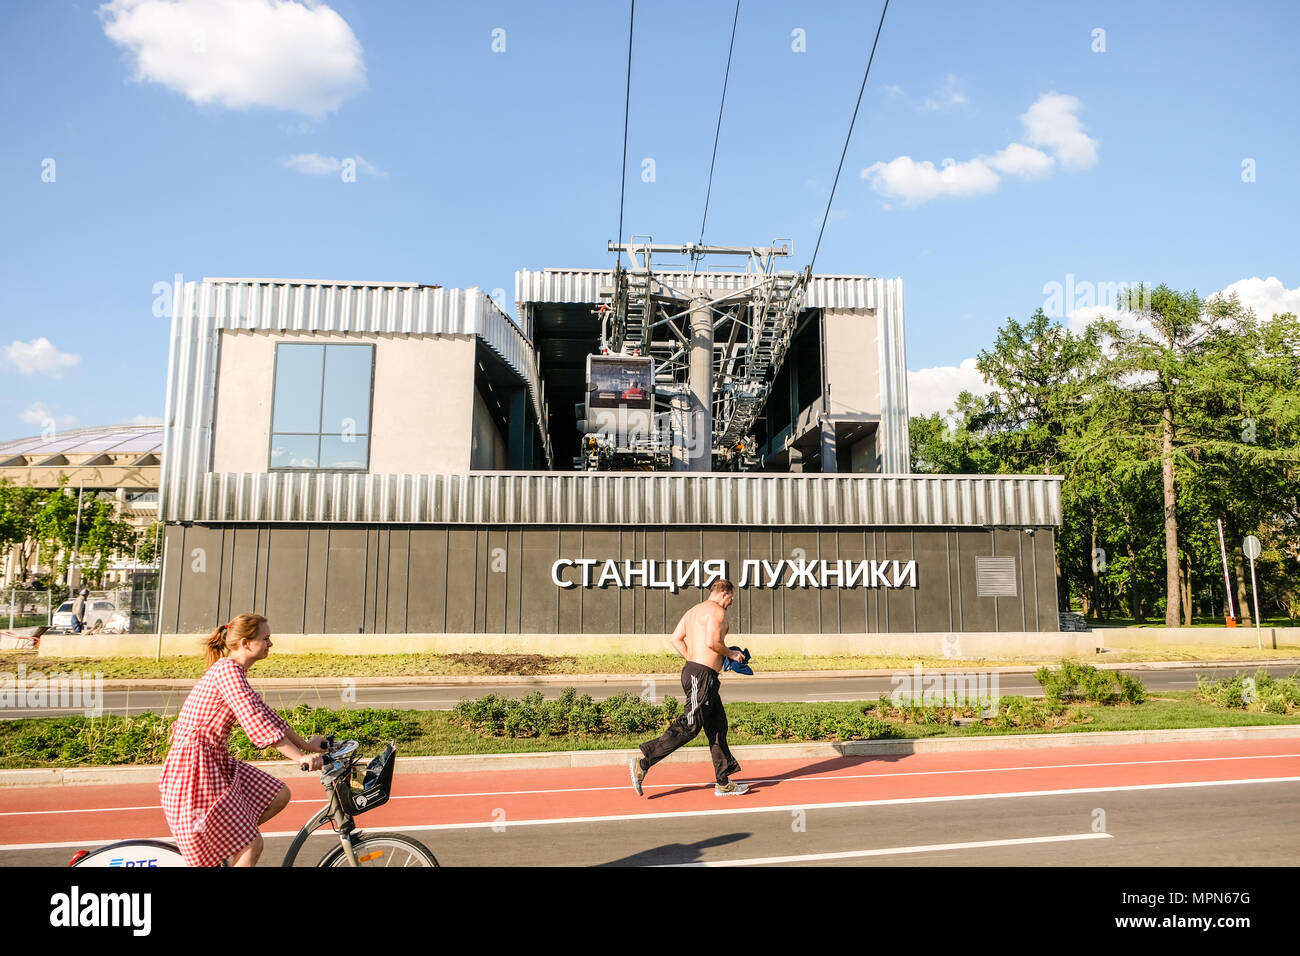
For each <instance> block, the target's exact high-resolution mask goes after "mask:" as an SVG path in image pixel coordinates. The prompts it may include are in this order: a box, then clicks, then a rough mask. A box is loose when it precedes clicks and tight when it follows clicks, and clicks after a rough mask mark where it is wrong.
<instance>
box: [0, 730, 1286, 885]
mask: <svg viewBox="0 0 1300 956" xmlns="http://www.w3.org/2000/svg"><path fill="white" fill-rule="evenodd" d="M746 763H747V764H748V765H747V766H746V767H745V768H744V770H743V771H742V772H741V773H740V774H738V775H737V779H740V780H744V781H747V782H749V783H750V784H751V786H752V787H753V790H751V792H750V793H749V794H746V795H745V796H743V797H717V796H714V794H713V793H712V789H713V788H712V784H711V782H710V781H709V780H708V778H709V777H710V776H711V772H710V769H709V766H708V764H701V763H695V764H691V763H678V762H674V761H672V760H670V761H668V762H666V763H664V764H661V765H659V766H657V767H655V768H654V769H653V770H652V771H651V773H650V774H649V776H648V777H647V780H646V795H645V796H644V797H637V796H636V795H635V794H634V793H632V791H631V788H630V787H629V786H628V782H627V771H626V769H625V768H624V767H622V766H613V767H609V766H607V767H598V768H551V769H543V770H513V771H497V772H453V773H439V774H408V775H406V776H405V777H402V776H400V775H399V777H398V778H397V780H396V783H395V787H394V797H393V799H392V800H390V801H389V802H388V803H387V804H386V805H384V806H383V807H381V808H379V809H378V810H375V811H373V812H372V813H369V814H366V815H364V816H363V817H362V818H361V819H360V820H359V823H360V824H361V826H362V828H363V829H369V830H372V831H376V830H386V831H399V832H405V833H408V834H410V835H412V836H414V837H415V838H416V839H418V840H420V841H422V842H423V843H425V844H426V845H428V846H429V847H430V848H431V849H433V851H434V852H435V853H436V855H437V856H438V859H439V861H440V862H441V863H442V864H443V865H444V866H478V865H492V866H502V865H507V866H536V865H574V866H666V865H667V866H673V865H676V866H681V865H698V864H704V865H729V866H758V865H762V866H782V865H800V866H807V865H817V866H917V865H922V866H935V865H949V864H953V865H966V866H1002V865H1022V866H1023V865H1031V866H1118V865H1126V866H1131V865H1135V864H1137V865H1142V866H1189V865H1196V866H1206V867H1208V866H1228V865H1235V866H1241V865H1243V864H1246V863H1249V864H1250V865H1263V866H1268V865H1284V866H1293V865H1295V861H1296V859H1297V853H1298V852H1300V786H1298V784H1300V746H1298V742H1297V741H1296V740H1293V739H1274V740H1242V741H1218V742H1183V743H1165V744H1147V745H1129V746H1113V745H1102V744H1098V745H1095V746H1087V747H1061V748H1050V749H1042V750H1019V751H1012V750H1008V751H981V752H967V753H956V752H950V753H940V754H910V755H905V756H892V757H873V758H834V759H826V760H802V761H800V760H789V759H785V760H761V761H760V760H747V761H746ZM289 783H290V787H291V790H292V792H293V798H294V799H293V802H292V803H291V804H290V806H289V809H288V810H286V811H285V812H284V813H283V814H282V815H281V816H280V817H277V818H276V819H275V820H274V821H273V822H272V823H271V824H269V825H268V827H267V828H266V829H267V830H269V831H272V832H269V833H268V834H267V849H266V853H265V856H264V857H263V863H264V865H277V864H278V863H279V861H280V859H281V857H282V855H283V853H284V850H285V848H286V846H287V845H288V843H289V839H290V834H291V833H292V831H293V830H294V828H296V827H297V826H299V825H300V824H301V823H302V821H303V820H305V819H307V817H309V816H310V814H311V813H312V812H314V810H315V809H316V808H317V807H318V806H319V804H320V802H321V793H320V787H319V785H318V784H317V782H316V780H315V779H314V778H313V777H312V776H311V775H306V774H304V775H303V776H302V777H295V778H294V779H292V780H290V781H289ZM127 836H137V837H163V838H165V837H166V836H167V829H166V823H165V821H164V820H163V818H162V813H161V810H160V808H159V807H158V794H157V788H156V786H154V785H152V784H123V785H118V786H111V787H46V788H32V789H25V790H4V791H0V866H22V865H29V866H31V865H35V866H61V865H64V864H66V862H67V860H68V859H69V857H70V856H71V855H72V853H73V852H75V851H76V850H77V849H79V848H88V847H93V846H96V845H102V844H104V843H106V842H109V841H110V840H112V839H120V838H124V837H127ZM335 839H336V838H335V837H333V836H332V835H330V834H328V833H324V834H317V835H316V836H313V837H312V838H311V839H310V840H309V841H308V844H307V847H306V848H305V850H304V852H303V854H302V856H301V857H300V858H299V862H300V863H301V864H302V865H313V864H314V863H315V861H316V860H317V859H319V858H320V856H322V855H323V854H324V853H325V852H326V851H327V850H328V849H330V848H331V847H332V846H333V845H334V840H335ZM1206 889H1231V887H1230V886H1225V887H1206Z"/></svg>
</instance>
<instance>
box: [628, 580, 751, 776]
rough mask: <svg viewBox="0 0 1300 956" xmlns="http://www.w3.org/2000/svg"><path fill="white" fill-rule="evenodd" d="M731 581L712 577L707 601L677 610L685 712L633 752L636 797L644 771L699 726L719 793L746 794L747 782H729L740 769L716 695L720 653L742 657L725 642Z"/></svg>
mask: <svg viewBox="0 0 1300 956" xmlns="http://www.w3.org/2000/svg"><path fill="white" fill-rule="evenodd" d="M735 590H736V589H735V585H733V584H732V583H731V582H730V581H726V580H723V581H717V582H715V583H714V585H713V587H712V588H711V589H710V590H709V597H708V599H707V600H704V601H701V602H700V603H699V604H697V605H695V606H694V607H693V608H691V609H690V610H689V611H687V612H686V613H685V614H683V615H682V619H681V620H680V621H678V622H677V629H676V630H675V631H673V636H672V645H673V648H674V649H675V650H676V651H677V653H678V654H680V655H682V657H684V658H686V666H685V667H683V668H682V690H683V691H685V692H686V712H685V713H683V714H682V715H681V716H680V717H678V718H677V719H676V720H674V721H673V722H672V724H671V725H669V727H668V729H667V730H665V731H664V732H663V734H662V735H661V736H659V737H656V738H655V739H654V740H648V741H646V742H645V743H643V744H641V753H642V755H643V756H642V757H641V758H640V759H637V758H636V757H633V758H632V759H631V760H630V761H629V764H628V767H629V770H630V771H631V774H632V787H633V789H635V790H636V792H637V796H641V795H642V789H641V783H642V781H643V780H645V775H646V771H647V770H649V769H650V768H651V767H653V766H654V765H655V764H657V763H658V762H659V761H661V760H663V759H664V758H665V757H667V756H668V755H669V754H670V753H672V752H673V751H674V750H676V749H677V748H678V747H681V746H682V745H683V744H687V743H689V742H690V741H692V740H694V739H695V738H696V736H698V735H699V732H700V730H701V729H703V730H704V734H705V736H706V737H707V738H708V740H709V751H710V752H711V753H712V755H713V772H714V776H715V778H716V785H715V786H714V788H713V792H714V793H715V794H717V795H718V796H731V795H733V794H741V793H745V792H746V791H748V790H749V786H748V785H747V784H743V783H733V782H732V781H731V779H730V778H731V775H732V774H734V773H739V772H740V764H738V763H736V758H735V757H733V756H732V755H731V751H730V750H728V749H727V714H726V711H724V710H723V709H722V698H721V697H719V696H718V674H719V673H720V672H721V670H722V663H723V658H725V657H729V658H731V659H732V660H733V661H736V662H737V663H741V662H743V661H744V659H745V655H744V653H743V652H741V651H733V650H730V649H729V648H728V647H727V643H726V640H725V638H726V636H727V632H728V631H729V630H730V626H729V625H728V624H727V608H729V607H731V602H732V601H734V600H735Z"/></svg>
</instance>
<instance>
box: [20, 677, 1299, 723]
mask: <svg viewBox="0 0 1300 956" xmlns="http://www.w3.org/2000/svg"><path fill="white" fill-rule="evenodd" d="M1266 669H1267V670H1268V672H1269V673H1271V674H1273V675H1275V676H1278V677H1282V676H1286V675H1288V674H1292V673H1294V672H1295V671H1296V669H1297V668H1296V666H1295V665H1294V664H1286V665H1279V664H1273V665H1270V666H1268V667H1267V668H1266ZM1255 670H1256V668H1255V667H1254V666H1250V667H1207V668H1205V669H1199V668H1197V669H1191V668H1159V667H1153V668H1144V669H1140V670H1133V671H1131V672H1130V673H1133V674H1135V675H1137V676H1138V677H1140V678H1141V679H1142V681H1143V682H1144V683H1145V684H1146V687H1147V689H1148V690H1150V691H1156V692H1158V691H1164V690H1191V689H1192V688H1194V687H1195V686H1196V677H1197V675H1198V674H1204V675H1206V676H1209V677H1230V676H1232V675H1233V674H1237V673H1242V672H1243V671H1244V672H1246V673H1251V674H1253V673H1254V672H1255ZM965 673H968V674H972V673H978V671H977V670H976V669H975V668H973V667H972V668H969V669H966V670H965ZM997 677H998V685H997V692H998V693H999V694H1000V695H1002V696H1004V697H1005V696H1012V695H1024V696H1028V697H1041V696H1042V693H1043V691H1042V687H1041V686H1040V685H1039V683H1038V681H1036V680H1034V676H1033V674H998V675H997ZM990 680H991V675H990ZM722 681H723V683H722V699H723V700H724V701H756V702H764V701H808V702H821V701H836V700H839V701H843V700H875V699H876V698H878V697H879V696H880V695H881V694H886V695H887V694H889V693H891V692H892V691H893V690H894V689H895V687H897V686H898V685H897V684H896V683H894V682H893V681H892V680H891V678H889V677H807V678H797V677H796V678H789V679H784V678H783V679H772V680H767V679H762V680H753V679H750V678H748V677H745V676H742V675H732V674H726V675H724V676H723V679H722ZM253 686H254V687H255V688H257V690H258V692H259V693H261V694H262V696H263V698H264V699H265V700H266V701H267V702H268V703H270V704H271V706H273V707H277V708H289V707H293V706H296V705H298V704H310V705H311V706H313V707H330V708H349V709H351V708H359V707H382V708H394V709H399V710H407V709H410V710H450V709H451V708H452V707H454V706H455V705H456V703H457V701H460V700H463V699H465V698H470V697H482V696H484V695H486V694H500V695H502V696H505V697H520V696H522V695H524V694H531V693H534V692H537V691H540V692H541V693H542V695H543V696H544V697H546V698H548V699H549V698H554V697H557V696H559V693H560V691H561V690H563V689H564V688H565V687H566V686H573V687H576V688H577V689H578V690H579V691H580V692H582V693H587V694H591V696H592V697H594V698H595V699H596V700H603V699H605V698H606V697H610V696H613V695H615V694H625V693H631V694H638V695H639V694H641V693H643V691H644V690H645V689H646V686H645V685H644V683H643V681H642V679H641V678H636V677H632V678H628V679H626V680H619V681H613V682H605V681H586V682H584V681H581V680H575V681H566V682H564V683H553V682H546V683H543V682H537V683H532V682H528V683H523V682H510V683H502V684H438V683H419V684H378V685H376V684H360V683H356V684H354V683H351V682H348V681H347V680H345V679H343V678H321V680H320V682H319V683H316V684H314V685H311V686H302V685H297V686H285V685H282V684H273V683H265V682H260V681H258V680H256V679H254V680H253ZM991 689H992V685H991V684H990V690H991ZM188 693H189V686H184V687H177V688H174V689H161V690H159V689H133V690H105V691H104V694H103V697H104V700H103V707H104V712H105V713H111V714H120V715H127V714H139V713H143V712H145V711H151V712H153V713H155V714H159V713H161V714H174V713H176V712H177V711H179V710H180V707H181V705H182V704H184V703H185V697H186V695H188ZM652 693H653V694H654V696H655V697H656V698H658V697H662V696H664V695H673V696H675V697H677V698H678V699H679V700H680V699H681V695H682V690H681V687H680V685H679V684H678V683H677V682H676V681H675V680H671V679H670V680H663V679H660V680H657V681H655V686H654V688H653V690H652ZM84 711H85V708H84V706H75V707H74V706H69V707H53V708H52V707H43V708H20V707H7V708H5V707H0V718H17V717H52V716H57V715H60V714H79V713H84Z"/></svg>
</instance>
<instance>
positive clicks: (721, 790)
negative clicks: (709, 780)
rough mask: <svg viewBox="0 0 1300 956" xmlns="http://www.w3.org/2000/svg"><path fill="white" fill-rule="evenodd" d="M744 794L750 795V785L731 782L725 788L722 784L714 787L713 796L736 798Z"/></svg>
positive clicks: (716, 784)
mask: <svg viewBox="0 0 1300 956" xmlns="http://www.w3.org/2000/svg"><path fill="white" fill-rule="evenodd" d="M742 793H749V784H747V783H736V781H734V780H731V781H729V782H728V783H727V785H726V786H725V787H724V786H723V785H722V784H720V783H715V784H714V785H713V795H714V796H715V797H734V796H739V795H740V794H742Z"/></svg>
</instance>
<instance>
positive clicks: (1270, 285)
mask: <svg viewBox="0 0 1300 956" xmlns="http://www.w3.org/2000/svg"><path fill="white" fill-rule="evenodd" d="M1234 292H1235V293H1236V294H1237V298H1239V299H1240V300H1241V304H1242V305H1244V306H1246V307H1247V308H1249V309H1254V310H1255V318H1257V319H1259V320H1261V321H1264V320H1267V319H1271V318H1273V316H1275V315H1281V314H1282V313H1284V312H1290V313H1292V314H1293V315H1300V286H1297V287H1296V288H1294V289H1288V288H1287V287H1286V286H1284V285H1283V284H1282V280H1281V279H1279V278H1277V276H1269V277H1268V278H1267V279H1261V278H1259V277H1258V276H1255V277H1253V278H1250V279H1238V280H1237V281H1236V282H1234V283H1233V284H1232V285H1230V286H1228V287H1227V288H1226V289H1224V290H1223V291H1222V292H1219V293H1216V295H1222V296H1229V295H1232V294H1233V293H1234ZM1209 298H1214V296H1209Z"/></svg>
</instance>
